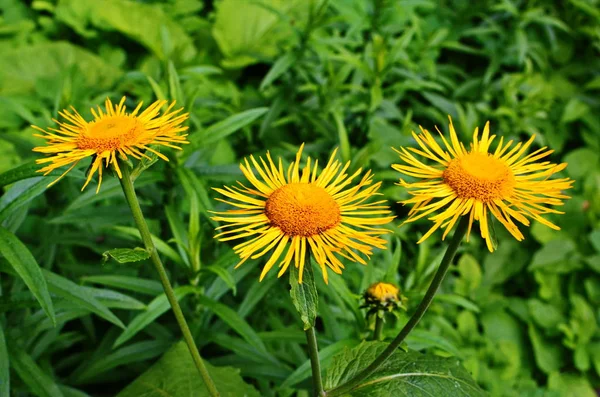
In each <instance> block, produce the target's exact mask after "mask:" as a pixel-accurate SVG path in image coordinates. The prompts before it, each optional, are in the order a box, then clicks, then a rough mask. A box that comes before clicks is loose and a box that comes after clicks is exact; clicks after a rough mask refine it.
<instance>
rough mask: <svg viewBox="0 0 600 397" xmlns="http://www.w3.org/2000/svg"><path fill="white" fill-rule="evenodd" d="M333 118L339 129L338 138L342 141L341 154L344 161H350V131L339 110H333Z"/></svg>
mask: <svg viewBox="0 0 600 397" xmlns="http://www.w3.org/2000/svg"><path fill="white" fill-rule="evenodd" d="M333 119H334V120H335V125H336V127H337V131H338V139H339V141H340V154H341V155H342V162H344V163H345V162H347V161H350V141H349V140H348V131H347V130H346V126H345V125H344V120H343V118H342V114H341V112H339V111H335V112H333Z"/></svg>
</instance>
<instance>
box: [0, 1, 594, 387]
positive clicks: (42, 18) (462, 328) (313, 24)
mask: <svg viewBox="0 0 600 397" xmlns="http://www.w3.org/2000/svg"><path fill="white" fill-rule="evenodd" d="M599 52H600V3H599V2H598V1H597V0H568V1H555V2H548V1H534V0H532V1H524V0H523V1H518V0H512V1H511V0H504V1H499V2H498V1H478V2H471V1H464V0H453V1H440V2H436V1H432V0H431V1H430V0H402V1H395V0H329V1H324V0H323V1H318V0H315V1H308V0H262V1H250V0H248V1H245V0H220V1H215V2H211V1H208V0H207V1H202V0H169V1H158V0H157V1H151V0H146V1H141V0H140V1H133V0H85V1H81V0H48V1H41V0H40V1H22V0H3V1H2V2H0V186H1V187H2V189H3V190H2V196H1V197H0V225H1V226H2V228H0V247H1V251H0V252H1V255H0V381H1V382H0V396H5V395H9V394H8V393H9V391H8V387H9V386H8V385H9V384H8V382H7V380H8V375H9V374H10V390H11V392H10V393H11V394H10V395H14V396H25V395H38V396H65V397H68V396H85V395H91V396H112V395H117V394H118V393H119V392H120V391H122V390H123V389H125V388H126V387H127V386H128V385H129V387H128V388H127V389H125V390H124V391H123V392H122V393H121V394H120V396H122V397H130V396H138V395H142V393H143V392H145V391H147V389H144V387H148V386H147V385H148V384H151V385H153V386H152V387H157V388H158V387H164V388H166V389H168V390H169V392H170V393H171V394H169V395H173V396H192V395H204V394H201V393H204V391H203V389H202V386H201V383H200V380H199V379H198V377H197V375H196V373H195V372H194V371H195V369H194V368H193V367H192V366H191V361H190V363H186V360H185V351H186V350H185V348H184V347H183V344H177V345H176V346H175V347H174V348H173V350H171V351H170V352H169V353H167V354H166V355H164V356H163V354H164V353H166V352H167V351H168V350H169V349H170V348H171V346H172V345H173V344H174V343H175V342H176V341H178V340H179V338H180V331H179V329H178V328H177V325H176V323H175V319H174V317H173V315H172V314H171V313H170V312H168V309H169V306H168V303H167V301H166V298H165V296H164V294H163V291H162V288H161V285H160V283H159V282H158V281H157V276H156V272H155V270H154V268H153V267H152V266H151V264H150V263H149V261H148V260H145V259H144V260H139V261H134V262H126V263H120V261H119V259H120V260H121V262H122V261H123V258H121V257H120V256H119V251H117V252H115V251H111V250H113V249H116V248H134V247H138V246H141V243H140V241H139V233H138V232H137V230H136V229H135V227H134V223H133V220H132V218H131V214H130V212H129V208H128V206H127V204H126V202H125V200H124V197H123V193H122V191H121V189H120V187H119V182H118V179H117V178H114V177H111V176H108V177H106V179H105V180H104V182H103V185H102V189H101V190H100V193H99V194H96V193H95V186H93V185H94V183H95V182H94V183H92V186H90V187H88V188H87V189H86V190H85V191H83V192H81V191H80V189H81V186H82V184H83V182H84V180H85V172H86V169H87V167H88V165H89V163H88V162H86V163H85V164H83V162H82V164H81V165H80V166H78V167H77V168H76V169H75V170H73V171H72V172H70V173H69V174H68V176H67V177H66V178H64V179H63V180H61V181H60V182H59V183H58V184H56V185H54V186H52V187H51V188H47V185H48V183H49V182H50V181H52V178H55V177H56V176H58V175H60V172H58V173H54V174H53V175H54V176H48V177H41V176H40V175H39V174H37V173H36V172H35V171H36V170H37V169H38V168H39V166H38V165H36V164H35V163H34V160H35V159H36V158H39V157H40V156H39V155H38V154H36V153H33V152H32V151H31V149H32V148H33V147H34V146H38V145H40V144H42V140H40V139H38V138H35V137H33V133H34V130H33V129H32V128H30V125H37V126H41V127H48V126H52V125H53V122H52V118H57V113H58V111H60V110H62V109H64V108H68V107H69V106H71V105H72V106H74V107H75V108H76V109H78V110H79V111H80V112H82V115H83V116H84V117H87V118H89V117H90V115H91V114H90V113H89V111H88V109H89V108H90V107H92V106H96V105H99V104H101V103H103V101H104V99H105V98H106V97H110V98H111V99H113V100H115V101H118V100H119V99H120V98H121V96H123V95H126V96H127V97H128V102H127V104H128V106H129V107H131V108H132V107H134V106H135V104H136V103H137V102H138V101H142V100H143V101H144V103H146V104H149V103H151V102H152V101H154V100H156V99H169V100H171V99H174V100H176V101H177V103H178V104H180V105H182V106H184V107H185V109H186V111H187V112H189V113H190V119H189V122H188V125H189V127H190V130H189V131H190V136H189V139H190V141H191V144H190V145H187V146H186V147H185V150H183V151H182V152H175V151H172V152H169V153H168V156H169V158H170V161H169V162H168V163H167V162H163V161H159V162H156V163H155V164H152V165H151V166H150V167H149V168H147V169H145V170H144V171H143V173H141V175H140V176H139V178H138V179H137V180H136V189H137V191H138V195H139V198H140V201H141V204H142V208H143V210H144V213H145V215H146V218H147V220H148V222H149V225H150V228H151V231H152V233H153V234H154V235H155V237H156V242H157V245H158V250H159V252H160V254H161V257H162V258H163V261H164V262H165V265H166V267H167V269H168V271H169V274H170V277H171V280H172V282H173V284H174V285H175V286H176V294H177V296H178V298H179V300H180V304H181V305H182V308H183V311H184V313H185V315H186V317H187V318H188V322H189V323H190V326H191V329H192V332H193V334H194V335H195V339H196V342H197V343H198V345H199V347H200V350H201V353H202V355H203V357H204V358H205V359H206V360H207V361H208V362H209V363H210V365H211V368H213V367H226V368H216V369H214V368H213V369H211V373H213V375H214V377H215V380H216V381H217V383H219V382H225V383H226V384H229V386H228V387H230V389H227V390H226V389H223V393H224V395H227V392H229V393H231V394H230V395H234V396H235V395H242V394H243V393H247V395H264V396H274V395H281V396H291V395H294V394H295V393H298V395H301V396H307V395H309V391H310V385H311V383H310V376H311V372H310V365H309V363H308V356H307V353H306V341H305V337H304V334H303V332H302V323H301V321H300V318H299V316H298V314H297V312H296V309H295V308H294V305H293V304H292V301H291V300H290V298H289V288H290V287H289V282H288V280H287V277H286V276H284V277H282V278H280V279H277V277H276V274H275V273H274V272H271V273H269V275H268V276H267V277H266V279H265V280H263V281H262V282H261V283H259V282H258V276H259V274H260V269H261V267H262V265H263V264H264V258H260V259H256V260H250V261H248V262H246V263H244V265H243V266H241V267H240V268H238V269H236V270H234V269H233V267H234V265H235V264H236V263H237V262H238V258H237V257H236V255H235V254H234V253H233V251H232V246H233V245H232V244H228V243H219V242H217V241H216V240H214V239H213V236H214V235H215V231H214V228H215V227H217V226H218V224H217V223H216V222H215V221H213V220H211V218H210V216H211V215H210V212H209V211H212V210H215V209H225V208H227V206H226V205H224V204H222V203H219V202H217V201H215V200H214V197H215V196H216V194H215V193H214V192H213V191H212V190H211V187H217V186H222V185H223V184H227V185H232V184H234V183H235V181H237V180H243V176H242V173H241V172H240V170H239V167H238V163H239V161H240V160H241V159H242V158H244V157H246V156H248V155H250V154H256V155H263V154H264V153H265V152H266V151H267V150H269V151H270V152H271V154H272V155H273V156H274V157H277V156H281V157H283V158H284V159H287V160H292V159H293V155H294V154H295V152H296V150H297V148H298V147H299V146H300V144H302V143H303V142H304V143H306V146H305V152H306V153H308V154H310V155H311V156H312V157H317V158H319V160H320V162H321V161H322V162H325V161H326V160H327V158H328V156H329V154H330V152H331V151H332V149H333V148H334V147H338V148H339V156H340V158H341V159H342V160H344V161H345V160H352V169H353V170H356V169H358V168H360V167H363V168H364V169H372V170H373V172H374V173H375V176H376V179H377V180H381V181H383V188H382V192H383V193H384V195H385V198H386V199H388V200H389V202H390V203H391V205H392V209H393V211H394V213H395V215H396V216H397V219H396V221H395V222H394V224H393V225H392V226H391V228H392V229H393V233H392V234H390V235H388V236H387V237H386V238H387V239H388V241H389V243H388V249H387V250H375V254H374V255H373V256H372V257H371V260H370V262H369V264H368V266H361V265H358V264H353V263H348V264H347V266H346V269H345V271H344V273H343V275H342V276H335V275H332V274H330V281H329V285H325V284H324V283H323V281H322V279H321V278H320V277H316V279H317V288H318V292H319V316H320V317H319V319H318V320H317V328H316V329H317V336H318V342H319V348H320V349H321V358H322V366H323V367H324V368H325V369H327V368H329V372H328V373H327V375H326V376H325V382H326V383H327V382H330V383H331V385H334V384H336V383H335V382H336V379H339V378H340V377H341V374H340V372H341V371H342V370H341V369H340V365H342V364H340V363H341V362H342V363H343V362H344V360H347V361H351V360H358V359H359V358H360V357H361V354H363V353H362V352H361V351H356V350H355V351H353V353H350V351H349V350H347V349H346V348H348V347H353V346H356V345H357V344H358V343H359V341H360V340H362V339H365V338H368V337H369V336H370V335H371V333H372V327H373V324H372V323H370V322H368V321H366V320H365V313H366V309H361V308H360V305H361V304H362V301H361V299H360V295H361V294H362V292H363V291H364V290H365V289H366V288H367V287H368V286H369V285H370V284H371V283H373V282H375V281H382V280H383V281H387V282H391V283H395V284H396V285H398V286H399V287H400V289H401V291H402V292H403V294H404V295H405V296H406V297H408V303H407V306H408V311H407V312H406V313H404V312H400V313H398V315H397V317H396V318H395V317H393V316H389V317H388V321H387V322H386V324H385V329H384V336H385V337H386V338H393V337H394V336H395V335H396V334H397V332H398V331H399V329H400V328H401V327H402V325H403V324H404V323H405V322H406V321H407V319H408V316H409V315H410V314H411V313H412V312H413V311H414V309H415V308H416V305H417V304H418V302H419V301H420V298H421V297H422V295H423V293H424V291H425V289H426V288H427V287H428V285H429V283H430V280H431V278H432V275H433V273H434V272H435V269H436V267H437V265H438V264H439V262H440V259H441V256H442V255H443V253H444V250H445V247H446V243H445V242H442V241H441V233H439V232H438V233H436V234H435V235H433V236H432V237H431V238H429V239H428V240H426V241H425V242H424V243H422V244H420V245H416V241H417V240H419V238H420V236H422V234H423V233H424V232H425V231H426V230H427V229H428V227H429V223H430V221H428V220H425V219H423V220H421V221H419V222H416V223H415V224H407V225H403V226H402V227H399V225H400V223H401V222H402V220H403V219H404V218H405V217H406V214H407V212H408V209H407V208H406V207H404V206H402V205H401V204H396V202H398V201H400V200H403V199H406V198H407V193H406V191H405V189H403V188H401V187H399V186H397V185H395V182H397V181H398V178H399V177H400V175H399V174H398V173H397V172H395V171H393V170H392V169H391V168H390V165H391V164H393V163H397V162H398V157H397V154H396V153H395V152H394V151H392V150H391V147H399V146H414V145H415V142H414V139H413V137H412V136H411V131H413V130H414V131H418V126H419V125H422V126H423V127H425V128H428V129H430V130H434V126H436V125H437V126H438V127H439V128H440V130H441V131H447V123H448V119H447V116H448V115H450V116H452V118H453V120H454V123H455V126H456V128H457V130H458V133H459V134H460V137H461V139H462V140H463V142H465V143H467V142H469V140H470V139H471V136H472V134H473V130H474V129H475V127H477V126H479V127H480V128H481V127H483V125H484V123H485V122H486V121H487V120H490V122H491V129H492V132H493V133H495V134H497V135H499V136H503V137H504V139H505V140H509V139H514V140H526V139H528V138H529V137H530V136H531V135H533V134H536V138H535V143H534V146H535V147H536V148H537V147H542V146H549V147H550V148H552V149H554V150H555V153H554V154H553V155H552V156H551V161H553V162H556V163H560V162H567V163H569V166H568V168H567V169H566V170H565V171H564V172H562V174H563V175H564V176H569V177H571V178H573V179H575V180H576V182H575V184H574V188H573V189H572V190H571V191H570V192H569V195H570V196H571V197H572V198H571V199H570V200H568V201H567V202H566V204H565V206H564V207H563V209H564V211H565V213H566V214H565V215H561V216H553V215H552V216H549V218H550V219H552V220H553V221H554V222H555V223H557V224H558V225H560V226H561V228H562V230H560V231H553V230H551V229H549V228H546V227H545V226H543V225H541V224H539V223H533V224H532V226H531V227H530V228H525V227H524V228H522V229H523V232H524V234H525V237H526V238H525V240H524V241H522V242H517V241H516V240H514V238H513V237H512V236H511V235H510V234H509V233H508V232H507V231H506V230H504V229H503V228H502V226H501V225H500V224H496V230H497V235H498V241H499V246H498V250H497V251H496V252H494V253H493V254H490V253H489V252H488V251H487V249H486V247H485V243H484V242H483V241H482V240H481V239H480V238H479V237H477V236H473V237H472V238H471V241H470V242H469V243H463V245H462V246H461V248H460V250H459V253H458V255H457V265H456V266H454V267H453V268H451V271H450V274H449V276H448V277H447V278H446V280H445V281H444V283H443V285H442V288H441V290H440V292H439V294H438V296H437V298H436V300H435V301H434V303H433V305H432V307H431V309H430V310H429V311H428V312H427V314H426V315H425V317H424V319H423V320H422V322H421V323H420V324H419V326H418V328H417V329H416V330H415V331H414V332H413V333H411V334H410V336H409V337H408V339H407V345H408V348H410V349H412V350H417V351H422V352H427V353H429V354H435V355H438V356H441V357H453V359H452V360H448V361H444V362H442V364H436V365H440V366H441V367H440V368H442V367H443V370H444V371H448V373H450V371H451V370H452V371H459V372H460V373H461V374H462V373H465V374H466V372H468V373H470V374H471V376H472V378H473V379H474V380H475V381H476V382H477V383H478V384H479V385H480V386H481V388H483V389H484V390H486V391H487V392H489V394H490V395H492V396H507V397H508V396H527V397H529V396H540V397H541V396H544V397H550V396H556V397H559V396H561V397H562V396H571V397H588V396H589V397H593V396H595V395H596V392H595V391H594V390H597V389H599V388H600V309H599V308H600V155H599V153H600V122H599V121H600V120H599V118H598V115H599V114H600V100H599V99H598V98H599V96H598V94H599V92H600V57H599ZM145 165H148V164H145ZM108 251H111V252H109V253H107V252H108ZM126 259H127V258H126ZM138 259H139V258H138ZM16 263H18V264H19V265H15V264H16ZM19 266H21V267H19ZM40 268H41V269H42V270H41V271H40ZM317 274H318V273H317ZM374 348H376V349H379V346H375V347H374ZM178 349H179V350H178ZM345 349H346V350H345ZM359 349H360V348H359ZM340 352H341V353H342V355H341V356H338V358H337V359H336V360H335V362H334V364H332V361H333V356H334V355H335V354H337V353H340ZM352 354H355V356H353V355H352ZM410 354H414V353H410ZM161 356H163V358H162V361H160V362H159V364H157V365H156V366H154V367H152V368H151V366H152V365H153V364H154V363H155V362H157V360H159V359H160V357H161ZM181 357H184V359H182V358H181ZM357 357H358V358H357ZM411 357H412V356H411ZM456 359H458V360H459V362H460V363H461V364H462V366H463V367H464V369H463V368H459V366H458V364H457V363H456ZM394 360H395V361H397V362H398V365H400V364H401V363H402V362H404V361H406V360H407V358H406V357H405V356H398V357H395V358H394ZM403 360H404V361H403ZM415 360H417V361H418V359H415ZM444 363H445V364H444ZM444 366H446V367H444ZM454 366H456V367H454ZM227 367H232V368H227ZM149 368H151V369H149ZM342 369H343V368H342ZM145 371H151V372H146V373H145V374H144V372H145ZM236 373H239V375H241V377H242V378H243V379H242V378H239V377H238V376H237V375H235V374H236ZM456 373H458V372H456ZM140 375H141V378H138V377H139V376H140ZM136 378H138V380H137V381H136ZM132 382H134V383H132ZM193 382H196V383H193ZM244 382H245V383H244ZM144 385H146V386H144ZM169 385H171V386H169ZM172 385H177V386H176V387H174V388H173V387H172ZM184 385H185V387H184ZM190 385H191V386H190ZM326 386H327V385H326ZM442 386H443V385H442ZM169 387H171V389H169ZM188 387H189V388H188ZM190 390H193V391H190ZM461 390H462V389H461ZM402 391H403V392H406V393H408V394H407V395H415V396H417V395H421V394H418V392H417V391H416V389H410V388H408V389H406V390H404V389H402ZM438 391H439V393H442V392H444V393H446V394H443V395H447V396H454V395H457V394H454V392H453V391H452V390H449V389H448V388H447V387H442V388H441V389H440V390H438ZM462 391H463V392H464V393H467V395H468V391H464V390H462ZM194 393H197V394H194ZM373 393H375V392H373ZM398 393H400V389H398ZM148 395H154V394H148ZM356 395H358V394H356ZM371 395H376V394H371ZM437 395H442V394H437ZM473 395H475V394H473Z"/></svg>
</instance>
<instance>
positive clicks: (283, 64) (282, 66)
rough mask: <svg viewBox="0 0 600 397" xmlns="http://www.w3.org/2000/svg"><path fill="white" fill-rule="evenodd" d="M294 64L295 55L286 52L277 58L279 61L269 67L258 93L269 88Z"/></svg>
mask: <svg viewBox="0 0 600 397" xmlns="http://www.w3.org/2000/svg"><path fill="white" fill-rule="evenodd" d="M294 62H296V54H294V53H293V52H288V53H285V54H284V55H282V56H281V57H279V59H278V60H277V61H276V62H275V63H274V64H273V66H271V69H269V72H268V73H267V74H266V75H265V77H264V78H263V80H262V81H261V83H260V87H259V88H258V89H259V90H260V91H262V90H264V89H265V88H267V87H268V86H270V85H271V84H272V83H273V82H274V81H275V80H277V78H279V76H281V75H282V74H284V73H285V72H287V70H288V69H289V68H290V67H291V66H292V65H293V64H294Z"/></svg>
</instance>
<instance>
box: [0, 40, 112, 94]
mask: <svg viewBox="0 0 600 397" xmlns="http://www.w3.org/2000/svg"><path fill="white" fill-rule="evenodd" d="M70 69H71V70H72V69H77V70H78V72H79V74H80V75H81V76H82V77H83V82H84V83H85V86H87V87H93V88H94V89H96V90H97V89H105V88H108V87H110V86H112V85H113V83H114V82H115V81H116V79H117V78H118V77H119V76H120V74H121V71H120V70H119V69H118V68H115V67H114V66H113V65H111V64H109V63H106V62H105V61H104V60H102V58H100V57H99V56H97V55H95V54H93V53H92V52H89V51H87V50H84V49H82V48H81V47H78V46H75V45H73V44H70V43H66V42H45V43H41V44H35V45H32V46H26V47H18V48H14V49H11V50H8V51H3V52H2V53H1V54H0V87H2V88H0V94H3V95H7V94H20V93H28V92H32V91H33V90H34V89H35V88H36V86H37V85H38V84H39V83H41V82H42V81H46V80H49V79H54V80H56V79H57V77H59V76H61V75H63V74H64V72H65V71H66V70H70ZM7 82H10V84H8V83H7Z"/></svg>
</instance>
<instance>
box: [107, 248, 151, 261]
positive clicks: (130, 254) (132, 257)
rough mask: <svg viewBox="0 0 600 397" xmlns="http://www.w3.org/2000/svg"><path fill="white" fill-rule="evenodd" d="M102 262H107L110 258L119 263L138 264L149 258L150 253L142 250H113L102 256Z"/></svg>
mask: <svg viewBox="0 0 600 397" xmlns="http://www.w3.org/2000/svg"><path fill="white" fill-rule="evenodd" d="M102 257H103V258H104V261H105V262H106V261H108V260H109V259H110V258H112V259H114V260H116V261H117V262H119V263H129V262H139V261H143V260H145V259H148V258H150V253H149V252H148V251H146V249H144V248H140V247H135V248H133V249H132V248H113V249H111V250H108V251H106V252H104V253H103V254H102Z"/></svg>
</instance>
